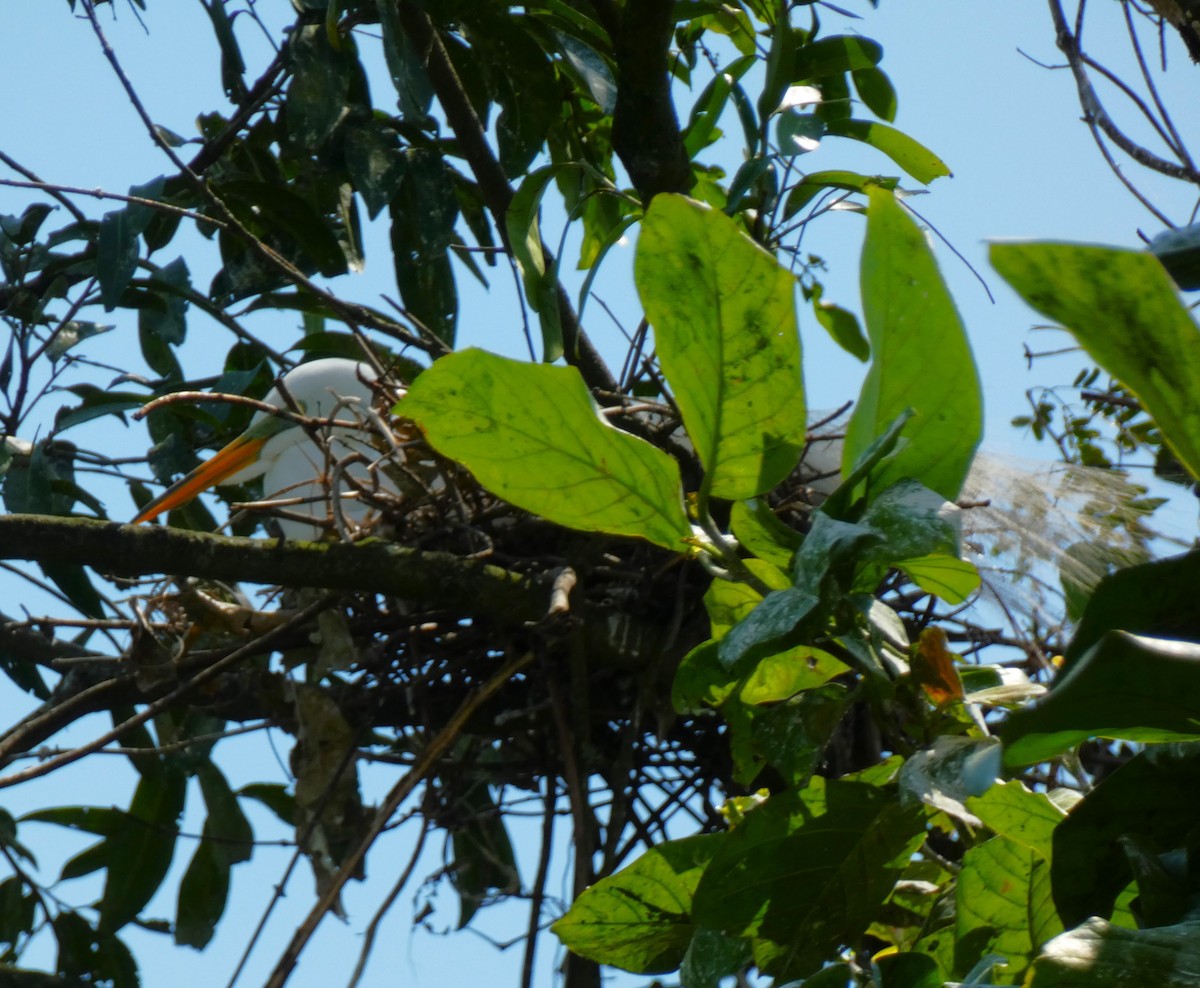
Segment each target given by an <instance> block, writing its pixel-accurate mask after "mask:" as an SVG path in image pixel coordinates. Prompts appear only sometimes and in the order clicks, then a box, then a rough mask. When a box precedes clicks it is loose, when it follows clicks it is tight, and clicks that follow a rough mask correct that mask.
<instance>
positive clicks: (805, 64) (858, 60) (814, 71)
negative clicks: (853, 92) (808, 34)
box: [791, 34, 883, 82]
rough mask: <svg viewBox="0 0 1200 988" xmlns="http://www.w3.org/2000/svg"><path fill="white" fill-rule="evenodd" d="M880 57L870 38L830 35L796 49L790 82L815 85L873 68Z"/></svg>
mask: <svg viewBox="0 0 1200 988" xmlns="http://www.w3.org/2000/svg"><path fill="white" fill-rule="evenodd" d="M882 57H883V48H882V47H880V45H879V44H878V43H877V42H874V41H872V40H871V39H870V38H861V37H859V36H858V35H853V34H834V35H830V36H829V37H828V38H821V39H820V40H819V41H814V42H812V43H810V44H807V45H801V46H800V47H799V48H797V49H796V54H795V61H794V62H793V64H792V77H791V81H792V82H816V81H818V80H822V79H825V78H826V77H828V76H836V75H842V74H843V73H846V72H851V71H854V70H855V69H869V68H874V67H875V66H876V65H878V64H879V60H880V59H881V58H882Z"/></svg>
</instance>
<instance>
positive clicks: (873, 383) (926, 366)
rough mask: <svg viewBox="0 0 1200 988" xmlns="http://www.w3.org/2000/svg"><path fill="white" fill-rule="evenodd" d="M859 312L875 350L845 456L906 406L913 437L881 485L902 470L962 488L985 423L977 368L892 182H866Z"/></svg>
mask: <svg viewBox="0 0 1200 988" xmlns="http://www.w3.org/2000/svg"><path fill="white" fill-rule="evenodd" d="M868 196H869V198H870V210H869V214H868V220H867V239H866V243H865V244H864V245H863V254H862V293H863V315H864V317H865V320H866V324H867V333H868V335H869V336H870V339H871V349H872V352H873V360H872V363H871V368H870V370H869V371H868V372H867V379H866V381H864V382H863V387H862V392H861V394H860V395H859V401H858V405H857V406H856V407H855V409H854V414H853V416H852V417H851V419H850V425H849V428H848V430H847V435H846V448H845V452H844V454H843V455H844V459H843V463H845V464H846V465H847V466H848V465H851V464H853V463H854V462H855V461H856V460H857V459H858V457H859V456H860V455H861V454H862V453H863V452H864V451H865V450H866V449H867V448H868V447H869V446H870V445H871V443H872V441H873V440H874V439H875V437H876V436H877V435H879V434H880V432H882V431H883V429H884V428H885V427H886V426H887V425H888V424H889V423H891V422H892V421H893V420H894V419H895V418H896V417H897V416H898V415H899V414H901V413H902V412H903V411H904V410H905V409H912V410H913V411H914V412H915V413H916V415H915V417H914V418H913V420H912V421H911V422H909V423H908V426H907V427H906V428H905V430H904V435H905V437H906V438H907V439H908V445H907V446H906V447H905V448H904V449H902V450H900V451H899V452H898V453H897V454H896V456H895V457H894V458H893V459H892V460H890V461H889V462H888V463H886V464H885V465H883V466H881V468H880V469H879V470H878V471H877V472H876V473H875V474H873V476H872V478H871V481H870V482H871V485H872V487H873V488H874V489H875V490H882V489H885V488H887V487H888V486H890V485H891V484H892V483H894V482H895V481H897V480H901V479H903V478H906V477H911V478H913V479H916V480H919V481H920V482H921V483H922V484H924V485H925V486H926V487H929V488H931V489H933V490H935V491H937V492H938V493H939V494H941V495H942V496H943V497H944V498H946V499H947V500H953V499H954V498H956V497H957V496H958V492H959V491H960V490H961V488H962V485H963V481H964V480H965V479H966V476H967V471H968V470H969V469H970V466H971V460H972V459H973V458H974V455H975V448H976V446H977V445H978V444H979V437H980V434H981V433H982V430H983V412H982V397H981V393H980V387H979V376H978V374H977V373H976V370H975V362H974V360H973V359H972V357H971V350H970V346H969V345H968V343H967V337H966V331H965V330H964V328H963V325H962V321H961V320H960V319H959V317H958V312H957V311H956V310H955V308H954V302H953V300H952V299H951V298H950V293H949V292H948V291H947V290H946V285H945V283H944V282H943V281H942V277H941V274H940V273H939V272H938V269H937V262H936V261H935V260H934V258H933V253H932V252H931V251H930V249H929V245H928V243H927V242H926V240H925V235H924V234H923V233H922V232H921V230H920V228H919V227H918V226H917V225H916V223H914V222H913V220H912V219H911V218H910V217H909V215H908V214H907V213H906V212H905V211H904V209H903V207H901V206H900V204H899V203H898V202H896V199H895V196H893V195H892V193H891V192H889V191H887V190H886V189H882V188H879V187H873V188H871V189H870V190H869V191H868Z"/></svg>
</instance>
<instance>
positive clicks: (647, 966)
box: [551, 834, 727, 974]
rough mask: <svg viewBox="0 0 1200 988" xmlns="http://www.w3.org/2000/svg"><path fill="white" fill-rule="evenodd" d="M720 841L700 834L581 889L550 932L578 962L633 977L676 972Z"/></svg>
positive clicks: (653, 852) (666, 846) (672, 843)
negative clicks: (696, 895)
mask: <svg viewBox="0 0 1200 988" xmlns="http://www.w3.org/2000/svg"><path fill="white" fill-rule="evenodd" d="M726 839H727V838H726V836H725V835H722V834H706V835H702V836H698V837H687V838H685V839H683V840H673V841H667V842H666V843H663V844H659V845H657V846H656V847H653V848H651V849H650V850H649V851H647V852H646V853H645V854H643V855H642V856H641V857H640V858H638V859H637V861H635V862H634V863H633V864H631V865H630V866H629V867H628V868H624V869H622V870H621V871H619V872H617V873H616V874H615V875H610V876H609V877H608V878H603V879H601V880H600V881H598V882H597V883H596V884H595V885H593V886H591V888H589V889H587V890H586V891H585V892H584V893H583V894H582V895H581V896H580V897H579V898H578V899H576V900H575V904H574V905H573V906H571V909H570V911H569V912H568V913H567V914H566V915H565V916H564V917H563V918H562V919H560V920H559V921H558V922H557V923H555V924H554V925H553V926H552V927H551V929H552V930H553V931H554V932H555V933H556V934H557V935H558V938H559V939H560V940H562V942H563V943H564V944H565V945H566V946H567V948H568V949H570V950H571V951H573V952H574V953H576V954H579V955H580V956H581V957H587V958H588V959H590V960H594V961H598V962H599V963H602V964H611V965H612V966H613V967H619V968H622V969H623V970H626V971H632V972H633V973H634V974H660V973H665V972H667V971H674V970H675V969H676V968H677V967H679V965H680V964H681V963H682V962H683V958H684V956H685V954H686V953H687V950H688V947H689V945H690V944H691V941H692V938H693V935H694V934H695V932H696V925H695V923H694V922H693V920H692V918H691V915H690V914H691V907H692V896H693V894H694V892H695V890H696V884H697V883H698V882H699V881H700V876H701V874H702V873H703V871H704V868H705V866H706V865H707V864H708V863H709V861H710V860H711V859H712V857H713V855H714V854H715V853H716V852H717V850H718V849H719V848H720V847H721V846H722V842H723V841H724V840H726Z"/></svg>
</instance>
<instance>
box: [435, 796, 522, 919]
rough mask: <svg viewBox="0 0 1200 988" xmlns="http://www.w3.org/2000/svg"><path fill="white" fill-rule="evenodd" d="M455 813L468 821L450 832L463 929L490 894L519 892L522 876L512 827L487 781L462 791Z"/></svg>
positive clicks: (452, 875)
mask: <svg viewBox="0 0 1200 988" xmlns="http://www.w3.org/2000/svg"><path fill="white" fill-rule="evenodd" d="M453 813H454V815H455V817H457V818H459V819H462V820H463V821H464V822H463V823H462V825H461V826H455V827H454V828H452V830H451V833H450V841H451V845H452V847H453V850H454V858H453V862H452V865H451V877H452V880H453V882H454V888H455V890H456V891H457V892H458V901H459V915H458V928H459V929H460V930H461V929H462V928H463V927H465V926H466V925H467V924H468V923H470V922H471V919H472V917H473V916H474V915H475V913H476V912H477V911H478V909H479V907H480V906H481V905H482V904H483V903H484V901H485V900H486V899H487V897H488V895H489V894H491V893H493V892H500V893H504V894H513V893H515V892H519V891H520V889H521V876H520V874H519V873H518V871H517V861H516V854H515V852H514V851H513V846H512V841H511V840H510V839H509V836H508V828H507V827H505V825H504V819H503V817H502V815H501V812H500V808H499V806H497V804H496V802H495V800H494V799H493V798H492V796H491V793H490V792H489V791H488V787H487V785H486V783H479V784H476V785H475V786H473V787H472V788H471V789H470V790H469V791H468V792H466V793H462V794H460V795H459V796H458V798H457V799H456V800H455V802H454V809H453Z"/></svg>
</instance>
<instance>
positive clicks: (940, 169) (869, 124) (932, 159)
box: [825, 118, 950, 185]
mask: <svg viewBox="0 0 1200 988" xmlns="http://www.w3.org/2000/svg"><path fill="white" fill-rule="evenodd" d="M825 133H826V135H827V136H829V137H848V138H850V139H851V140H854V141H861V142H862V143H863V144H868V145H870V146H871V147H873V148H874V149H875V150H876V151H881V152H883V153H884V154H886V155H887V156H888V157H889V158H891V159H892V161H894V162H895V163H896V164H898V165H899V166H900V167H901V168H903V169H904V170H905V171H906V172H908V174H909V175H911V176H912V177H913V178H915V179H916V180H917V181H918V182H923V183H925V184H926V185H928V184H929V183H930V182H932V181H933V180H934V179H935V178H941V177H942V176H944V175H949V174H950V169H949V168H947V167H946V163H945V162H944V161H942V159H941V158H939V157H938V156H937V155H936V154H934V153H933V152H932V151H930V150H929V148H927V147H925V145H924V144H921V143H920V142H919V141H916V140H914V139H913V138H911V137H909V136H908V135H907V134H906V133H904V132H903V131H901V130H897V129H896V128H895V127H889V126H888V125H887V124H882V123H876V122H874V121H871V120H855V119H853V118H847V119H845V120H830V121H828V123H827V125H826V129H825Z"/></svg>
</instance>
